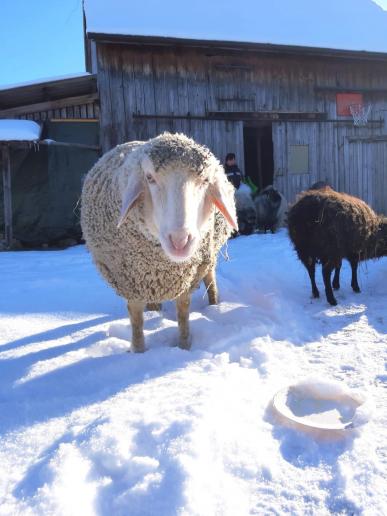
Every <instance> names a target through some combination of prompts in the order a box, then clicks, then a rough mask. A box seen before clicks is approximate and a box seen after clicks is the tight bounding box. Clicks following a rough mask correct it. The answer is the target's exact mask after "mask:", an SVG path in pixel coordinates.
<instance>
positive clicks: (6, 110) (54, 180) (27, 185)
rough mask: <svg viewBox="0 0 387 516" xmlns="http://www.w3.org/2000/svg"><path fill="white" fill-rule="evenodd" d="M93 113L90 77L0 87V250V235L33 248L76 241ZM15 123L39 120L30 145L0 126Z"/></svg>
mask: <svg viewBox="0 0 387 516" xmlns="http://www.w3.org/2000/svg"><path fill="white" fill-rule="evenodd" d="M98 118H99V105H98V92H97V84H96V77H95V76H93V75H90V74H78V75H75V76H69V77H61V78H53V79H49V80H45V81H39V82H38V81H36V82H32V83H30V84H21V85H16V86H10V87H7V88H2V89H0V170H1V171H2V176H3V177H2V181H1V180H0V247H1V241H2V240H5V246H6V247H15V246H19V247H20V245H23V246H27V247H29V246H31V247H36V246H39V245H48V244H50V245H51V244H52V245H59V246H64V245H66V242H67V243H69V242H70V241H73V242H76V241H79V240H80V239H81V228H80V224H79V209H78V201H79V198H80V194H81V188H82V181H83V177H84V176H85V175H86V173H87V171H88V170H89V169H90V168H91V166H92V165H93V164H94V162H95V161H96V160H97V159H98V156H99V154H100V147H99V123H98ZM20 120H28V121H34V122H35V123H37V124H38V126H37V127H38V128H39V129H40V130H39V131H38V136H39V137H38V138H37V139H36V140H34V142H31V141H30V140H28V139H24V136H23V134H20V133H19V132H18V131H17V130H13V131H11V132H8V131H7V130H6V129H2V128H6V127H19V126H20V124H19V125H18V124H17V122H20ZM13 122H16V123H13ZM21 126H22V127H23V124H21ZM1 190H4V195H2V192H1ZM3 198H4V206H3ZM3 226H5V230H4V232H3V231H2V227H3Z"/></svg>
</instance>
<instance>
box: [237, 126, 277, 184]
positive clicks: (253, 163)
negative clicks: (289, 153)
mask: <svg viewBox="0 0 387 516" xmlns="http://www.w3.org/2000/svg"><path fill="white" fill-rule="evenodd" d="M243 143H244V151H245V174H246V176H249V177H250V178H251V180H252V181H253V183H254V184H255V185H256V186H257V188H258V190H262V188H265V186H267V185H272V184H273V176H274V159H273V136H272V127H271V124H265V125H262V126H259V127H257V126H255V127H248V126H246V127H244V128H243Z"/></svg>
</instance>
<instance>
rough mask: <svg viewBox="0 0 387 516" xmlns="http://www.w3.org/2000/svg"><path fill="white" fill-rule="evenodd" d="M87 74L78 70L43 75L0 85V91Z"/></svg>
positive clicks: (87, 73)
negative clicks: (25, 80)
mask: <svg viewBox="0 0 387 516" xmlns="http://www.w3.org/2000/svg"><path fill="white" fill-rule="evenodd" d="M88 75H91V74H90V73H89V72H80V73H72V74H68V75H58V76H56V77H44V78H43V79H35V80H33V81H27V82H19V83H16V84H4V85H2V86H0V91H3V90H10V89H14V88H24V87H25V86H32V85H34V84H45V83H46V82H56V81H65V80H66V79H76V78H77V77H87V76H88Z"/></svg>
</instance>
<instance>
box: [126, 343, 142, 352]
mask: <svg viewBox="0 0 387 516" xmlns="http://www.w3.org/2000/svg"><path fill="white" fill-rule="evenodd" d="M145 350H146V348H145V345H144V344H134V343H132V345H131V346H130V349H129V350H128V351H129V353H144V351H145Z"/></svg>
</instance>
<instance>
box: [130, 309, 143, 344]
mask: <svg viewBox="0 0 387 516" xmlns="http://www.w3.org/2000/svg"><path fill="white" fill-rule="evenodd" d="M144 308H145V303H132V302H130V301H128V312H129V318H130V322H131V324H132V346H131V350H132V351H134V352H135V353H143V352H144V351H145V344H144Z"/></svg>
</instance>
